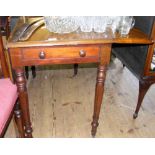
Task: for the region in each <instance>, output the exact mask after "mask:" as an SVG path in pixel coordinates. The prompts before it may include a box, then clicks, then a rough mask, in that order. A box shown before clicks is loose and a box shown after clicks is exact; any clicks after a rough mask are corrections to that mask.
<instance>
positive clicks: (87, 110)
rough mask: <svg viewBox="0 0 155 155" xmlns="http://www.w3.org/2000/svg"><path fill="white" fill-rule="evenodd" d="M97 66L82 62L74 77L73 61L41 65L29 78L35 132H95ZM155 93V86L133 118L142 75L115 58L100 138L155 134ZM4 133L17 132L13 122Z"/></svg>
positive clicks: (81, 134) (71, 134) (80, 134)
mask: <svg viewBox="0 0 155 155" xmlns="http://www.w3.org/2000/svg"><path fill="white" fill-rule="evenodd" d="M96 71H97V70H96V66H95V65H81V66H80V68H79V71H78V75H77V76H76V77H72V75H73V69H72V65H65V66H52V67H50V68H49V67H40V68H37V77H36V78H35V79H32V77H31V76H30V78H29V80H28V91H29V99H30V112H31V120H32V126H33V130H34V131H33V136H34V137H62V138H64V137H88V138H89V137H91V135H90V130H91V125H90V124H91V121H92V112H93V101H94V90H95V82H96ZM154 92H155V85H153V86H152V87H151V88H150V90H149V92H148V93H147V95H146V97H145V99H144V102H143V105H142V108H141V110H140V112H139V117H138V118H137V119H136V120H133V118H132V115H133V112H134V109H135V106H136V102H137V96H138V80H137V79H136V78H135V77H134V76H133V75H132V74H131V72H130V71H128V70H127V69H126V68H124V69H123V68H122V64H121V63H120V61H118V60H117V59H115V60H114V61H113V62H112V63H111V64H110V66H109V70H108V73H107V78H106V83H105V94H104V99H103V104H102V109H101V114H100V120H99V123H100V125H99V127H98V132H97V135H96V137H155V102H154ZM5 137H16V136H15V131H14V124H13V123H11V124H10V126H9V128H8V131H7V133H6V136H5Z"/></svg>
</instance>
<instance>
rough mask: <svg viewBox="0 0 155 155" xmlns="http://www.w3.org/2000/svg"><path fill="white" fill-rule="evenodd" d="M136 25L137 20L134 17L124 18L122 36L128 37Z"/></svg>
mask: <svg viewBox="0 0 155 155" xmlns="http://www.w3.org/2000/svg"><path fill="white" fill-rule="evenodd" d="M134 25H135V19H134V18H133V17H132V16H122V18H121V21H120V27H119V33H120V35H121V36H122V37H126V36H127V35H128V33H129V32H130V30H131V29H132V28H133V26H134Z"/></svg>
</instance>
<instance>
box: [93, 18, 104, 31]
mask: <svg viewBox="0 0 155 155" xmlns="http://www.w3.org/2000/svg"><path fill="white" fill-rule="evenodd" d="M93 25H94V26H93V28H94V31H95V32H98V33H103V32H105V31H106V26H107V16H96V17H94V24H93Z"/></svg>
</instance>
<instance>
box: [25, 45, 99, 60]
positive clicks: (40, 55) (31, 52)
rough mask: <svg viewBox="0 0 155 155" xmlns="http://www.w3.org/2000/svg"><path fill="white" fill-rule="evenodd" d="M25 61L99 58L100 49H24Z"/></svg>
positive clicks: (90, 47) (92, 47)
mask: <svg viewBox="0 0 155 155" xmlns="http://www.w3.org/2000/svg"><path fill="white" fill-rule="evenodd" d="M22 57H23V59H24V60H43V59H45V60H46V59H59V58H60V59H62V58H83V59H84V58H89V57H99V47H97V46H89V47H64V48H63V47H52V48H51V47H47V48H25V49H22Z"/></svg>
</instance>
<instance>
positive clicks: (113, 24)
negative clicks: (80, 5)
mask: <svg viewBox="0 0 155 155" xmlns="http://www.w3.org/2000/svg"><path fill="white" fill-rule="evenodd" d="M44 21H45V25H46V28H47V29H48V30H49V31H50V32H54V33H60V34H61V33H70V32H73V31H76V30H78V28H80V29H81V31H82V32H92V31H93V30H94V32H97V33H104V32H106V31H107V30H108V31H109V29H110V31H111V32H112V34H113V36H114V35H115V32H116V31H118V32H119V33H120V34H121V36H126V35H127V34H128V33H129V31H130V29H131V28H132V27H133V26H134V24H135V21H134V18H133V17H131V16H45V17H44ZM107 34H108V33H107Z"/></svg>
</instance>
